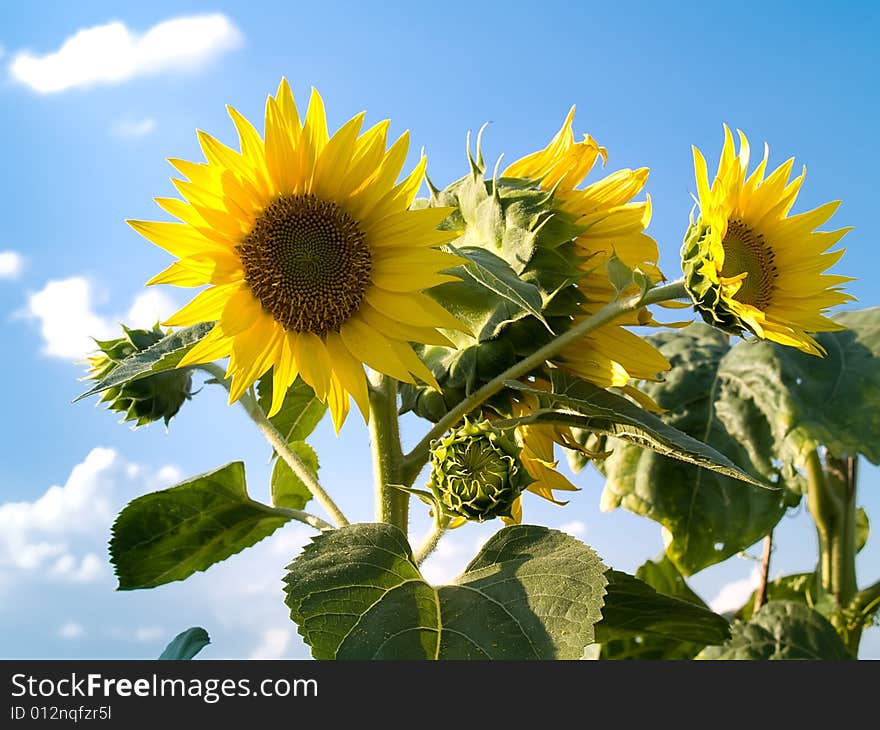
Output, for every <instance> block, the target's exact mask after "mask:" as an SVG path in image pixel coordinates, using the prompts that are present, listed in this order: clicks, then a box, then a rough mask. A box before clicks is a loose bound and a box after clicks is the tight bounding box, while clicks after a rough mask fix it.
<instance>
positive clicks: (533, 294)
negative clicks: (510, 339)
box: [448, 244, 553, 332]
mask: <svg viewBox="0 0 880 730" xmlns="http://www.w3.org/2000/svg"><path fill="white" fill-rule="evenodd" d="M448 248H449V250H450V251H451V252H452V253H454V254H456V255H457V256H461V257H462V258H466V259H467V260H468V263H467V264H464V265H463V266H462V267H460V268H462V269H463V270H464V273H465V274H467V275H468V276H470V277H471V278H472V279H473V280H474V281H475V282H477V283H478V284H480V285H481V286H483V287H484V288H485V289H488V290H489V291H491V292H493V293H494V294H496V295H497V296H498V297H500V298H501V300H502V301H503V302H505V303H506V305H507V307H506V308H507V311H508V312H509V313H508V315H507V319H508V321H510V320H513V319H519V318H521V317H523V316H526V315H528V314H531V315H532V316H533V317H534V318H535V319H537V320H538V321H539V322H541V324H543V325H544V326H545V327H546V328H547V329H548V330H549V331H550V332H552V331H553V330H551V329H550V325H549V324H547V320H545V319H544V315H543V314H542V313H541V308H542V307H543V301H542V298H541V290H540V289H538V287H537V286H535V285H534V284H530V283H528V282H526V281H523V280H522V279H520V278H519V277H518V276H517V274H516V272H515V271H514V270H513V269H511V268H510V265H509V264H508V263H507V262H506V261H505V260H504V259H502V258H501V257H500V256H496V255H495V254H493V253H492V252H490V251H486V250H484V249H482V248H474V247H471V246H468V247H465V248H456V247H455V246H452V245H451V244H450V245H449V247H448ZM455 271H458V268H457V269H455Z"/></svg>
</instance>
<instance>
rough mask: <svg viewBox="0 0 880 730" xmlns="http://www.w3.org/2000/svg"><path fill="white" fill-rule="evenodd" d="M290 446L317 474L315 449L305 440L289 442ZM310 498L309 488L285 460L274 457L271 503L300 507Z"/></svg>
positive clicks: (277, 505)
mask: <svg viewBox="0 0 880 730" xmlns="http://www.w3.org/2000/svg"><path fill="white" fill-rule="evenodd" d="M290 448H291V449H292V450H293V451H294V453H296V455H297V456H299V458H300V459H302V461H303V463H304V464H305V465H306V466H307V467H308V468H309V469H311V471H312V473H313V474H315V475H317V473H318V455H317V454H316V453H315V450H314V449H313V448H312V447H311V446H309V445H308V444H307V443H306V442H305V441H294V442H293V443H291V444H290ZM311 498H312V493H311V492H310V491H309V488H308V487H307V486H306V485H305V484H304V483H303V480H302V479H300V478H299V477H298V476H297V475H296V474H294V473H293V470H292V469H291V468H290V467H289V466H288V465H287V462H286V461H284V459H276V460H275V468H274V469H273V470H272V504H274V505H275V506H276V507H289V508H290V509H302V508H303V507H305V506H306V504H307V503H308V501H309V500H310V499H311Z"/></svg>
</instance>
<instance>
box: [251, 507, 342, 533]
mask: <svg viewBox="0 0 880 730" xmlns="http://www.w3.org/2000/svg"><path fill="white" fill-rule="evenodd" d="M267 506H268V505H267ZM271 509H272V511H273V512H274V513H275V514H282V515H287V516H288V517H290V519H292V520H296V521H297V522H302V523H304V524H306V525H309V527H314V528H315V529H316V530H320V531H321V532H327V531H328V530H333V529H335V528H334V527H333V525H331V524H330V523H329V522H325V521H324V520H322V519H321V518H320V517H315V515H313V514H309V513H308V512H303V511H302V510H301V509H292V508H290V507H272V508H271Z"/></svg>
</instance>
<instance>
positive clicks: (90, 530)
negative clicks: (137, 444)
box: [0, 448, 168, 583]
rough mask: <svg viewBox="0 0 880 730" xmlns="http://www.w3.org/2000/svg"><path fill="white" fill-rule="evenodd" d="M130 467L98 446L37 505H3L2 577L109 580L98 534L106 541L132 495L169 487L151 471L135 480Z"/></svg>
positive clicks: (0, 509)
mask: <svg viewBox="0 0 880 730" xmlns="http://www.w3.org/2000/svg"><path fill="white" fill-rule="evenodd" d="M129 466H130V464H128V462H126V461H125V460H124V459H123V458H122V457H121V456H120V455H119V454H118V453H117V452H116V451H114V450H113V449H106V448H95V449H92V451H91V452H89V454H88V456H86V458H85V461H83V462H82V463H80V464H77V465H76V466H75V467H74V468H73V470H72V471H71V472H70V476H69V477H68V479H67V481H66V482H65V483H64V485H63V486H58V485H55V486H52V487H49V488H48V489H47V490H46V491H45V492H44V493H43V494H42V495H41V496H39V497H38V498H37V499H35V500H34V501H32V502H7V503H5V504H0V574H3V573H6V574H11V573H17V574H21V573H28V572H40V574H41V575H45V576H46V577H47V578H49V579H50V580H54V581H59V580H60V581H64V582H72V583H90V582H94V581H97V580H100V579H101V578H102V577H105V576H109V575H110V568H109V564H108V562H107V558H106V550H101V548H103V547H104V546H103V545H100V543H99V544H94V540H93V538H94V536H95V534H97V533H103V541H106V538H107V535H108V534H109V529H110V525H111V524H112V522H113V519H114V517H115V516H116V513H117V512H118V511H119V508H120V507H121V506H122V504H124V502H125V501H126V498H127V497H128V498H130V497H132V496H134V494H137V493H140V492H145V491H149V490H150V489H159V488H161V487H164V486H168V482H166V481H164V480H163V479H161V478H160V476H159V474H153V473H152V472H151V471H150V470H147V469H139V470H138V471H137V474H136V475H135V476H136V478H134V479H133V478H132V472H131V470H130V469H129ZM166 475H167V472H166ZM98 550H101V554H102V555H103V556H104V557H100V556H99V554H98V552H97V551H98Z"/></svg>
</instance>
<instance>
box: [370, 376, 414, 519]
mask: <svg viewBox="0 0 880 730" xmlns="http://www.w3.org/2000/svg"><path fill="white" fill-rule="evenodd" d="M371 381H372V382H371V386H370V445H371V446H372V449H373V478H374V480H375V493H376V519H377V520H378V521H379V522H387V523H389V524H391V525H395V526H396V527H399V528H400V529H401V530H403V534H404V535H406V534H408V528H409V495H408V494H407V493H406V492H403V491H401V490H400V489H395V488H394V487H392V486H389V485H391V484H401V479H402V465H403V449H402V448H401V445H400V423H399V420H398V415H397V381H396V380H394V378H391V377H389V376H387V375H382V374H380V373H373V374H372V377H371Z"/></svg>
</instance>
